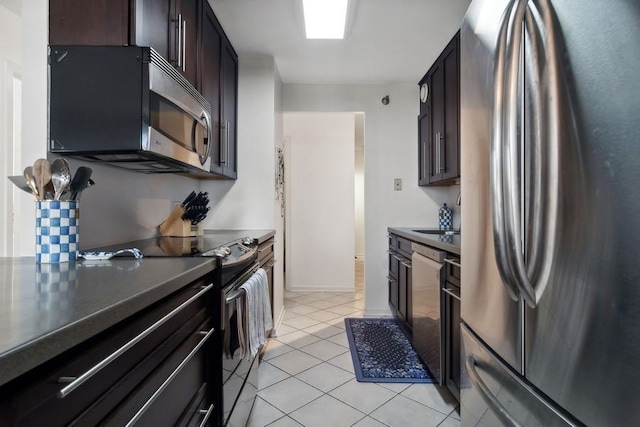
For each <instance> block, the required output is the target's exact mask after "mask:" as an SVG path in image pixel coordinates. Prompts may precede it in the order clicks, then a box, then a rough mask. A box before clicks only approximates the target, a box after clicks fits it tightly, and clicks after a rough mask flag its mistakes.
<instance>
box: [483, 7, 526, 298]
mask: <svg viewBox="0 0 640 427" xmlns="http://www.w3.org/2000/svg"><path fill="white" fill-rule="evenodd" d="M516 3H518V1H513V2H512V3H511V5H510V6H509V9H508V10H507V11H506V13H505V14H504V16H503V18H502V20H501V22H500V31H499V34H498V43H497V46H496V57H495V59H494V62H495V69H494V71H495V73H494V74H495V82H494V93H493V111H492V119H491V121H492V123H491V124H492V129H491V150H490V154H491V157H490V179H491V208H492V209H491V213H492V222H493V246H494V250H495V255H496V265H497V267H498V272H499V273H500V277H501V279H502V283H503V284H504V286H505V288H506V290H507V293H508V294H509V297H511V299H512V300H514V301H518V299H519V292H518V289H517V284H516V283H515V278H514V275H513V274H512V271H511V268H510V260H509V255H508V245H507V233H506V229H505V225H506V217H505V209H504V207H505V188H504V186H505V176H504V171H503V168H504V166H505V161H504V141H505V138H504V137H505V135H504V131H505V129H504V119H505V117H504V115H505V109H506V108H505V105H504V103H505V83H506V76H505V72H506V69H505V68H506V64H505V63H506V56H507V50H508V36H509V29H510V27H511V26H512V22H511V21H512V19H513V13H512V12H513V9H514V8H515V5H516Z"/></svg>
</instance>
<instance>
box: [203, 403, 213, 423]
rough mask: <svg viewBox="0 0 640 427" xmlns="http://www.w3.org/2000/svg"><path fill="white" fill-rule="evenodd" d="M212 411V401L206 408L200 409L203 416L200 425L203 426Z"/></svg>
mask: <svg viewBox="0 0 640 427" xmlns="http://www.w3.org/2000/svg"><path fill="white" fill-rule="evenodd" d="M212 413H213V403H212V404H211V405H210V406H209V409H207V410H204V409H200V414H204V418H203V419H202V422H201V423H200V427H204V426H206V425H207V421H208V420H209V417H210V416H211V414H212Z"/></svg>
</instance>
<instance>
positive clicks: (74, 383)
mask: <svg viewBox="0 0 640 427" xmlns="http://www.w3.org/2000/svg"><path fill="white" fill-rule="evenodd" d="M211 288H213V283H211V284H210V285H209V286H206V287H205V288H204V289H202V290H201V291H200V292H198V293H197V294H195V295H194V296H192V297H191V298H189V299H188V300H186V301H185V302H183V303H182V304H180V305H179V306H178V307H176V308H174V309H173V310H171V312H170V313H168V314H167V315H165V316H164V317H163V318H162V319H160V320H158V321H157V322H156V323H154V324H153V325H151V326H149V327H148V328H147V329H145V330H144V331H142V332H141V333H140V334H138V335H137V336H136V337H134V338H133V339H132V340H131V341H129V342H127V343H126V344H125V345H123V346H122V347H120V348H119V349H117V350H116V351H114V352H113V353H111V354H110V355H109V356H107V357H106V358H104V359H102V361H100V362H99V363H97V364H96V365H94V366H93V367H92V368H91V369H89V370H88V371H86V372H85V373H84V374H82V375H80V376H79V377H60V378H59V379H58V382H59V383H69V385H67V386H66V387H64V388H62V389H60V391H58V394H57V397H58V398H59V399H63V398H65V397H66V396H68V395H69V393H71V392H72V391H73V390H75V389H76V388H78V387H80V386H81V385H82V384H84V382H85V381H87V380H88V379H89V378H91V377H93V376H94V375H95V374H97V373H98V372H100V371H101V370H102V369H103V368H104V367H105V366H107V365H109V364H110V363H111V362H113V361H114V360H116V359H117V358H118V357H120V356H122V355H123V354H124V353H125V352H126V351H127V350H129V349H130V348H131V347H133V346H134V345H136V344H138V343H139V342H140V341H142V340H143V339H144V338H145V337H147V335H149V334H151V333H152V332H154V331H155V330H156V329H158V328H159V327H160V326H162V325H163V324H165V323H166V322H167V321H168V320H169V319H171V318H172V317H173V316H175V315H176V314H178V313H179V312H181V311H182V310H184V309H185V307H187V306H188V305H189V304H191V303H192V302H194V301H195V300H197V299H198V298H200V297H201V296H202V295H204V294H205V293H206V292H208V291H209V290H210V289H211Z"/></svg>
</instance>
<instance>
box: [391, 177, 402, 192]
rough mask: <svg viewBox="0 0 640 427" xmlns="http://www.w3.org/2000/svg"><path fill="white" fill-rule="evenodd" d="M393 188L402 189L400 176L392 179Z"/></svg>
mask: <svg viewBox="0 0 640 427" xmlns="http://www.w3.org/2000/svg"><path fill="white" fill-rule="evenodd" d="M393 189H394V190H396V191H402V178H396V179H394V180H393Z"/></svg>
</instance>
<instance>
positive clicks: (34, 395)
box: [0, 280, 215, 426]
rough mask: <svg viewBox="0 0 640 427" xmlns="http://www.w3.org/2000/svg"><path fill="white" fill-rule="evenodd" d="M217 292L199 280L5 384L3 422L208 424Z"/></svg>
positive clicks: (0, 393) (0, 392)
mask: <svg viewBox="0 0 640 427" xmlns="http://www.w3.org/2000/svg"><path fill="white" fill-rule="evenodd" d="M213 292H215V290H214V286H213V285H211V282H208V281H206V280H201V281H197V282H195V283H193V284H192V285H189V286H188V287H187V288H184V289H183V290H181V291H178V292H176V293H174V294H172V295H170V296H169V297H167V298H165V299H163V300H161V301H159V302H158V303H156V304H154V305H153V306H151V307H148V308H147V309H145V310H142V311H141V312H139V313H138V314H136V315H134V316H132V317H131V318H129V319H127V320H125V321H123V322H120V323H119V324H117V325H115V326H113V327H112V328H109V329H108V330H106V331H104V332H102V333H100V334H98V335H97V336H95V337H93V338H91V339H89V340H87V341H85V342H84V343H81V344H79V345H78V346H76V347H75V348H72V349H71V350H69V351H67V352H65V353H63V354H62V355H60V356H57V357H55V358H54V359H52V360H50V361H49V362H46V363H45V364H43V365H41V366H39V367H37V368H35V369H33V370H32V371H30V372H27V373H26V374H24V375H22V376H20V377H18V378H16V379H15V380H13V381H11V382H9V383H7V384H5V385H3V386H2V387H1V388H0V425H3V426H37V425H46V426H62V425H69V424H72V425H79V426H85V425H86V426H94V425H114V426H116V425H117V426H121V425H126V424H127V423H128V422H130V421H132V420H133V421H135V420H138V425H175V424H178V425H189V423H191V421H192V420H196V419H199V420H200V422H202V420H203V417H204V416H205V414H206V410H207V409H208V408H210V406H211V402H214V396H213V395H212V390H210V389H209V387H208V384H212V383H213V375H214V370H213V369H212V368H211V366H210V364H211V363H212V361H213V360H214V357H213V355H212V354H211V351H213V350H212V346H211V343H212V341H213V335H214V331H213V320H212V314H213V311H212V308H211V306H212V304H211V303H210V298H212V295H211V294H212V293H213ZM161 319H165V321H162V320H161ZM96 367H101V369H98V370H96ZM91 372H95V373H93V374H92V375H87V373H91ZM85 378H86V379H85ZM201 409H203V410H204V412H203V413H200V410H201ZM194 422H195V421H194ZM198 425H199V423H198Z"/></svg>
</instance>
